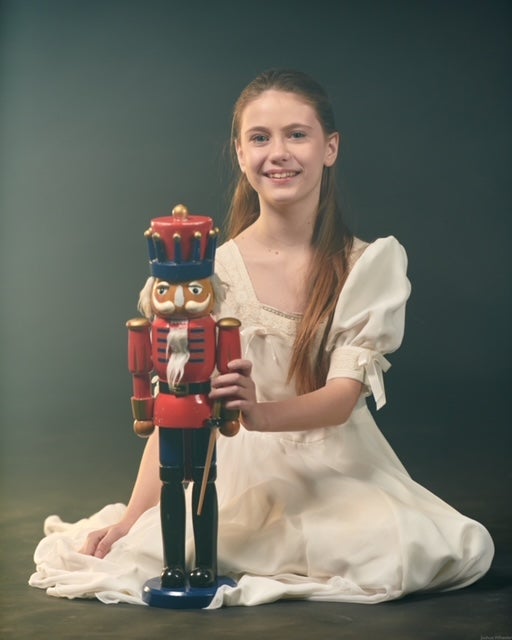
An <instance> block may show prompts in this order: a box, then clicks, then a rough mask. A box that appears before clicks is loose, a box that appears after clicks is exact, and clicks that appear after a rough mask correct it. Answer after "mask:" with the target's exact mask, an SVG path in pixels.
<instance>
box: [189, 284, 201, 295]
mask: <svg viewBox="0 0 512 640" xmlns="http://www.w3.org/2000/svg"><path fill="white" fill-rule="evenodd" d="M188 290H189V291H190V293H192V294H193V295H194V296H200V295H201V294H202V293H203V286H202V285H201V284H199V282H191V283H190V284H189V285H188Z"/></svg>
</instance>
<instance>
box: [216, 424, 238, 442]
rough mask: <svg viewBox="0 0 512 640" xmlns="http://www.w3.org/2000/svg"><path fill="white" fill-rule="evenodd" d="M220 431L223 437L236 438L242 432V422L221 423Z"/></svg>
mask: <svg viewBox="0 0 512 640" xmlns="http://www.w3.org/2000/svg"><path fill="white" fill-rule="evenodd" d="M219 431H220V433H221V434H222V435H223V436H226V437H227V438H231V437H232V436H236V434H237V433H238V432H239V431H240V421H239V420H229V421H226V422H221V424H220V427H219Z"/></svg>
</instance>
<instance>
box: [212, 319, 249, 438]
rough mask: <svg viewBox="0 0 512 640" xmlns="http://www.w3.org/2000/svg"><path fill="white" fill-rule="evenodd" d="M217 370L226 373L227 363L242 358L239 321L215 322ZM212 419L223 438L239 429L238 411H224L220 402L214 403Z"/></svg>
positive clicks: (224, 320) (223, 320) (221, 320)
mask: <svg viewBox="0 0 512 640" xmlns="http://www.w3.org/2000/svg"><path fill="white" fill-rule="evenodd" d="M217 330H218V336H217V369H218V371H219V372H220V373H228V371H229V369H228V362H230V361H231V360H236V359H238V358H241V357H242V349H241V346H240V321H239V320H237V319H236V318H222V319H220V320H219V321H218V322H217ZM213 412H214V419H216V420H217V421H218V422H219V423H220V428H219V431H220V432H221V433H222V435H224V436H234V435H236V434H237V433H238V431H239V429H240V422H239V419H238V418H239V411H233V410H229V409H226V408H225V407H224V406H223V405H222V403H221V402H218V403H215V405H214V408H213Z"/></svg>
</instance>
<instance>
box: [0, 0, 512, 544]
mask: <svg viewBox="0 0 512 640" xmlns="http://www.w3.org/2000/svg"><path fill="white" fill-rule="evenodd" d="M511 14H512V5H511V3H510V2H506V1H505V2H497V1H487V2H481V1H478V2H471V1H467V2H463V1H450V2H448V1H446V0H443V1H438V0H433V1H431V2H426V1H424V2H409V1H388V2H386V1H382V2H377V1H376V2H369V1H368V0H366V1H365V0H362V1H357V2H355V1H354V2H341V1H338V2H336V1H332V0H317V1H316V2H311V3H297V2H290V1H288V0H284V1H279V0H276V1H274V2H267V1H265V0H260V1H258V2H254V3H250V2H242V1H238V2H225V1H224V2H223V1H217V2H215V1H206V0H205V1H204V2H197V1H194V0H192V1H190V2H175V1H172V0H171V1H167V2H165V1H162V0H145V1H142V0H141V1H139V2H136V1H122V0H119V1H113V0H104V1H93V0H88V1H87V2H86V1H76V0H67V1H58V0H37V1H36V0H18V1H16V0H12V1H7V2H3V3H2V14H1V27H0V28H1V54H2V55H1V87H0V88H1V94H2V95H1V120H0V125H1V143H0V144H1V148H0V153H1V163H2V164H1V173H0V179H1V228H0V233H1V236H0V278H1V287H2V297H1V301H2V303H1V328H0V329H1V330H0V340H1V361H0V362H1V424H2V450H1V451H2V453H1V455H2V476H3V477H2V486H3V488H4V497H5V498H6V499H7V500H12V501H14V502H16V501H18V502H20V503H21V504H22V502H23V499H24V497H26V495H27V493H26V492H27V490H28V489H30V491H31V492H32V498H34V495H35V496H37V500H39V501H40V504H41V513H46V512H49V511H53V510H57V511H60V512H62V511H63V510H66V509H67V513H65V514H63V515H64V516H65V517H66V516H67V517H74V516H77V517H78V516H80V515H85V513H84V512H85V511H86V510H87V509H91V508H95V507H96V506H98V507H99V506H101V505H102V504H104V503H105V502H107V501H111V500H118V499H119V500H125V499H126V498H127V497H128V495H129V489H130V485H131V481H132V479H133V475H134V473H135V466H136V461H137V459H138V457H139V454H140V449H141V446H142V442H141V441H139V440H138V439H137V438H136V437H135V436H134V435H133V434H132V432H131V416H130V408H129V396H130V392H131V383H130V378H129V375H128V373H127V371H126V353H125V351H126V333H125V327H124V323H125V321H126V320H127V319H128V318H130V317H131V316H133V315H135V314H136V301H137V296H138V291H139V289H140V288H141V286H142V285H143V283H144V281H145V279H146V275H147V256H146V247H145V242H144V238H143V231H144V230H145V228H146V227H147V226H148V223H149V219H150V218H151V217H153V216H158V215H163V214H166V213H168V212H169V211H170V209H171V208H172V207H173V205H174V204H176V203H178V202H184V203H186V204H187V205H188V206H189V207H190V208H191V209H192V211H193V212H196V213H201V214H209V215H212V216H213V217H214V218H215V220H216V222H217V223H218V224H219V225H221V224H222V221H223V215H224V211H225V209H226V190H227V187H228V184H229V176H230V173H229V166H228V164H227V160H226V156H225V153H224V147H225V144H226V142H227V140H228V136H229V126H230V110H231V107H232V104H233V102H234V100H235V99H236V97H237V95H238V93H239V91H240V90H241V89H242V88H243V86H244V85H245V84H246V83H247V82H248V81H250V80H251V79H252V77H253V76H254V75H255V74H256V73H257V72H259V71H261V70H263V69H265V68H267V67H270V66H291V67H295V68H300V69H303V70H305V71H307V72H310V73H311V74H313V75H314V76H316V77H317V78H318V79H319V80H320V81H321V82H322V83H323V84H324V85H325V86H326V88H327V89H328V91H329V93H330V95H331V97H332V100H333V103H334V106H335V109H336V112H337V118H338V126H339V129H340V131H341V132H342V136H343V146H342V152H341V163H340V173H339V181H340V189H341V191H342V194H343V200H344V202H345V206H346V211H347V216H348V219H349V221H350V223H351V225H352V227H353V229H354V231H355V232H356V234H357V235H359V236H361V237H363V238H365V239H367V240H371V239H373V238H375V237H378V236H383V235H389V234H393V235H395V236H397V237H398V239H399V240H400V241H401V242H402V243H403V244H404V245H405V247H406V249H407V251H408V254H409V260H410V277H411V280H412V283H413V295H412V298H411V301H410V305H409V314H408V325H407V333H406V337H405V341H404V345H403V347H402V349H401V350H400V352H398V353H397V354H396V355H395V356H392V357H391V361H392V363H393V368H392V370H391V371H390V372H389V374H388V376H387V390H388V406H387V407H386V408H385V409H383V411H382V412H380V415H379V417H378V419H379V422H380V424H381V426H382V428H383V430H384V433H385V434H386V436H387V437H388V438H389V439H390V440H391V443H392V444H393V446H394V447H395V448H396V449H397V452H398V453H399V455H400V456H401V457H402V459H403V460H404V462H405V464H406V466H407V467H408V468H409V470H410V471H411V473H413V474H414V475H415V476H416V477H418V479H419V480H420V481H421V482H423V483H425V484H427V486H429V487H432V488H433V489H434V490H435V491H436V492H439V493H441V494H442V495H443V496H444V497H446V498H447V499H448V500H449V501H452V502H454V503H455V505H456V506H459V507H460V508H461V509H463V510H465V511H469V512H470V513H473V514H474V515H475V517H481V518H482V519H484V520H486V519H487V520H489V519H493V518H494V520H493V522H494V525H493V526H494V533H495V535H497V536H499V535H500V532H501V531H503V527H504V522H505V519H504V518H505V516H506V518H508V514H509V511H507V509H508V507H507V506H506V505H507V504H508V502H507V500H506V495H505V494H506V489H505V487H507V486H509V483H510V479H511V478H510V464H509V461H508V458H507V455H506V452H507V451H510V425H511V421H510V417H509V414H510V409H509V406H508V402H509V397H510V393H509V391H508V386H509V384H508V383H509V379H508V376H509V374H510V358H511V350H510V308H511V307H510V259H509V246H510V240H509V237H510V230H511V225H510V216H511V195H512V194H511V186H510V185H511V178H510V167H511V145H512V139H511V129H510V117H511V109H510V107H511V78H512V73H511V71H512V69H511V37H510V36H511ZM482 468H486V469H493V471H492V473H488V472H486V473H485V478H484V477H482V476H483V474H482V472H481V471H479V469H480V470H481V469H482ZM91 477H94V478H95V480H96V482H99V483H100V484H102V485H104V490H102V491H100V492H97V491H96V490H95V492H94V495H91V491H90V490H89V489H88V484H89V482H90V478H91ZM66 485H69V487H70V496H69V499H64V498H62V497H60V498H59V499H58V500H57V504H55V499H54V498H53V493H52V492H53V491H54V490H55V489H56V487H62V486H66ZM477 498H479V499H483V500H484V502H485V503H486V505H487V506H486V508H487V509H489V512H488V513H487V512H486V513H485V514H484V513H480V509H481V507H479V506H477V503H476V500H477ZM478 504H481V503H478ZM507 521H508V520H507Z"/></svg>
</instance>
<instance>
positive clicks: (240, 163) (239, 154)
mask: <svg viewBox="0 0 512 640" xmlns="http://www.w3.org/2000/svg"><path fill="white" fill-rule="evenodd" d="M235 151H236V157H237V160H238V166H239V167H240V171H241V172H242V173H244V172H245V164H244V156H243V152H242V147H241V146H240V143H239V142H238V140H235Z"/></svg>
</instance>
